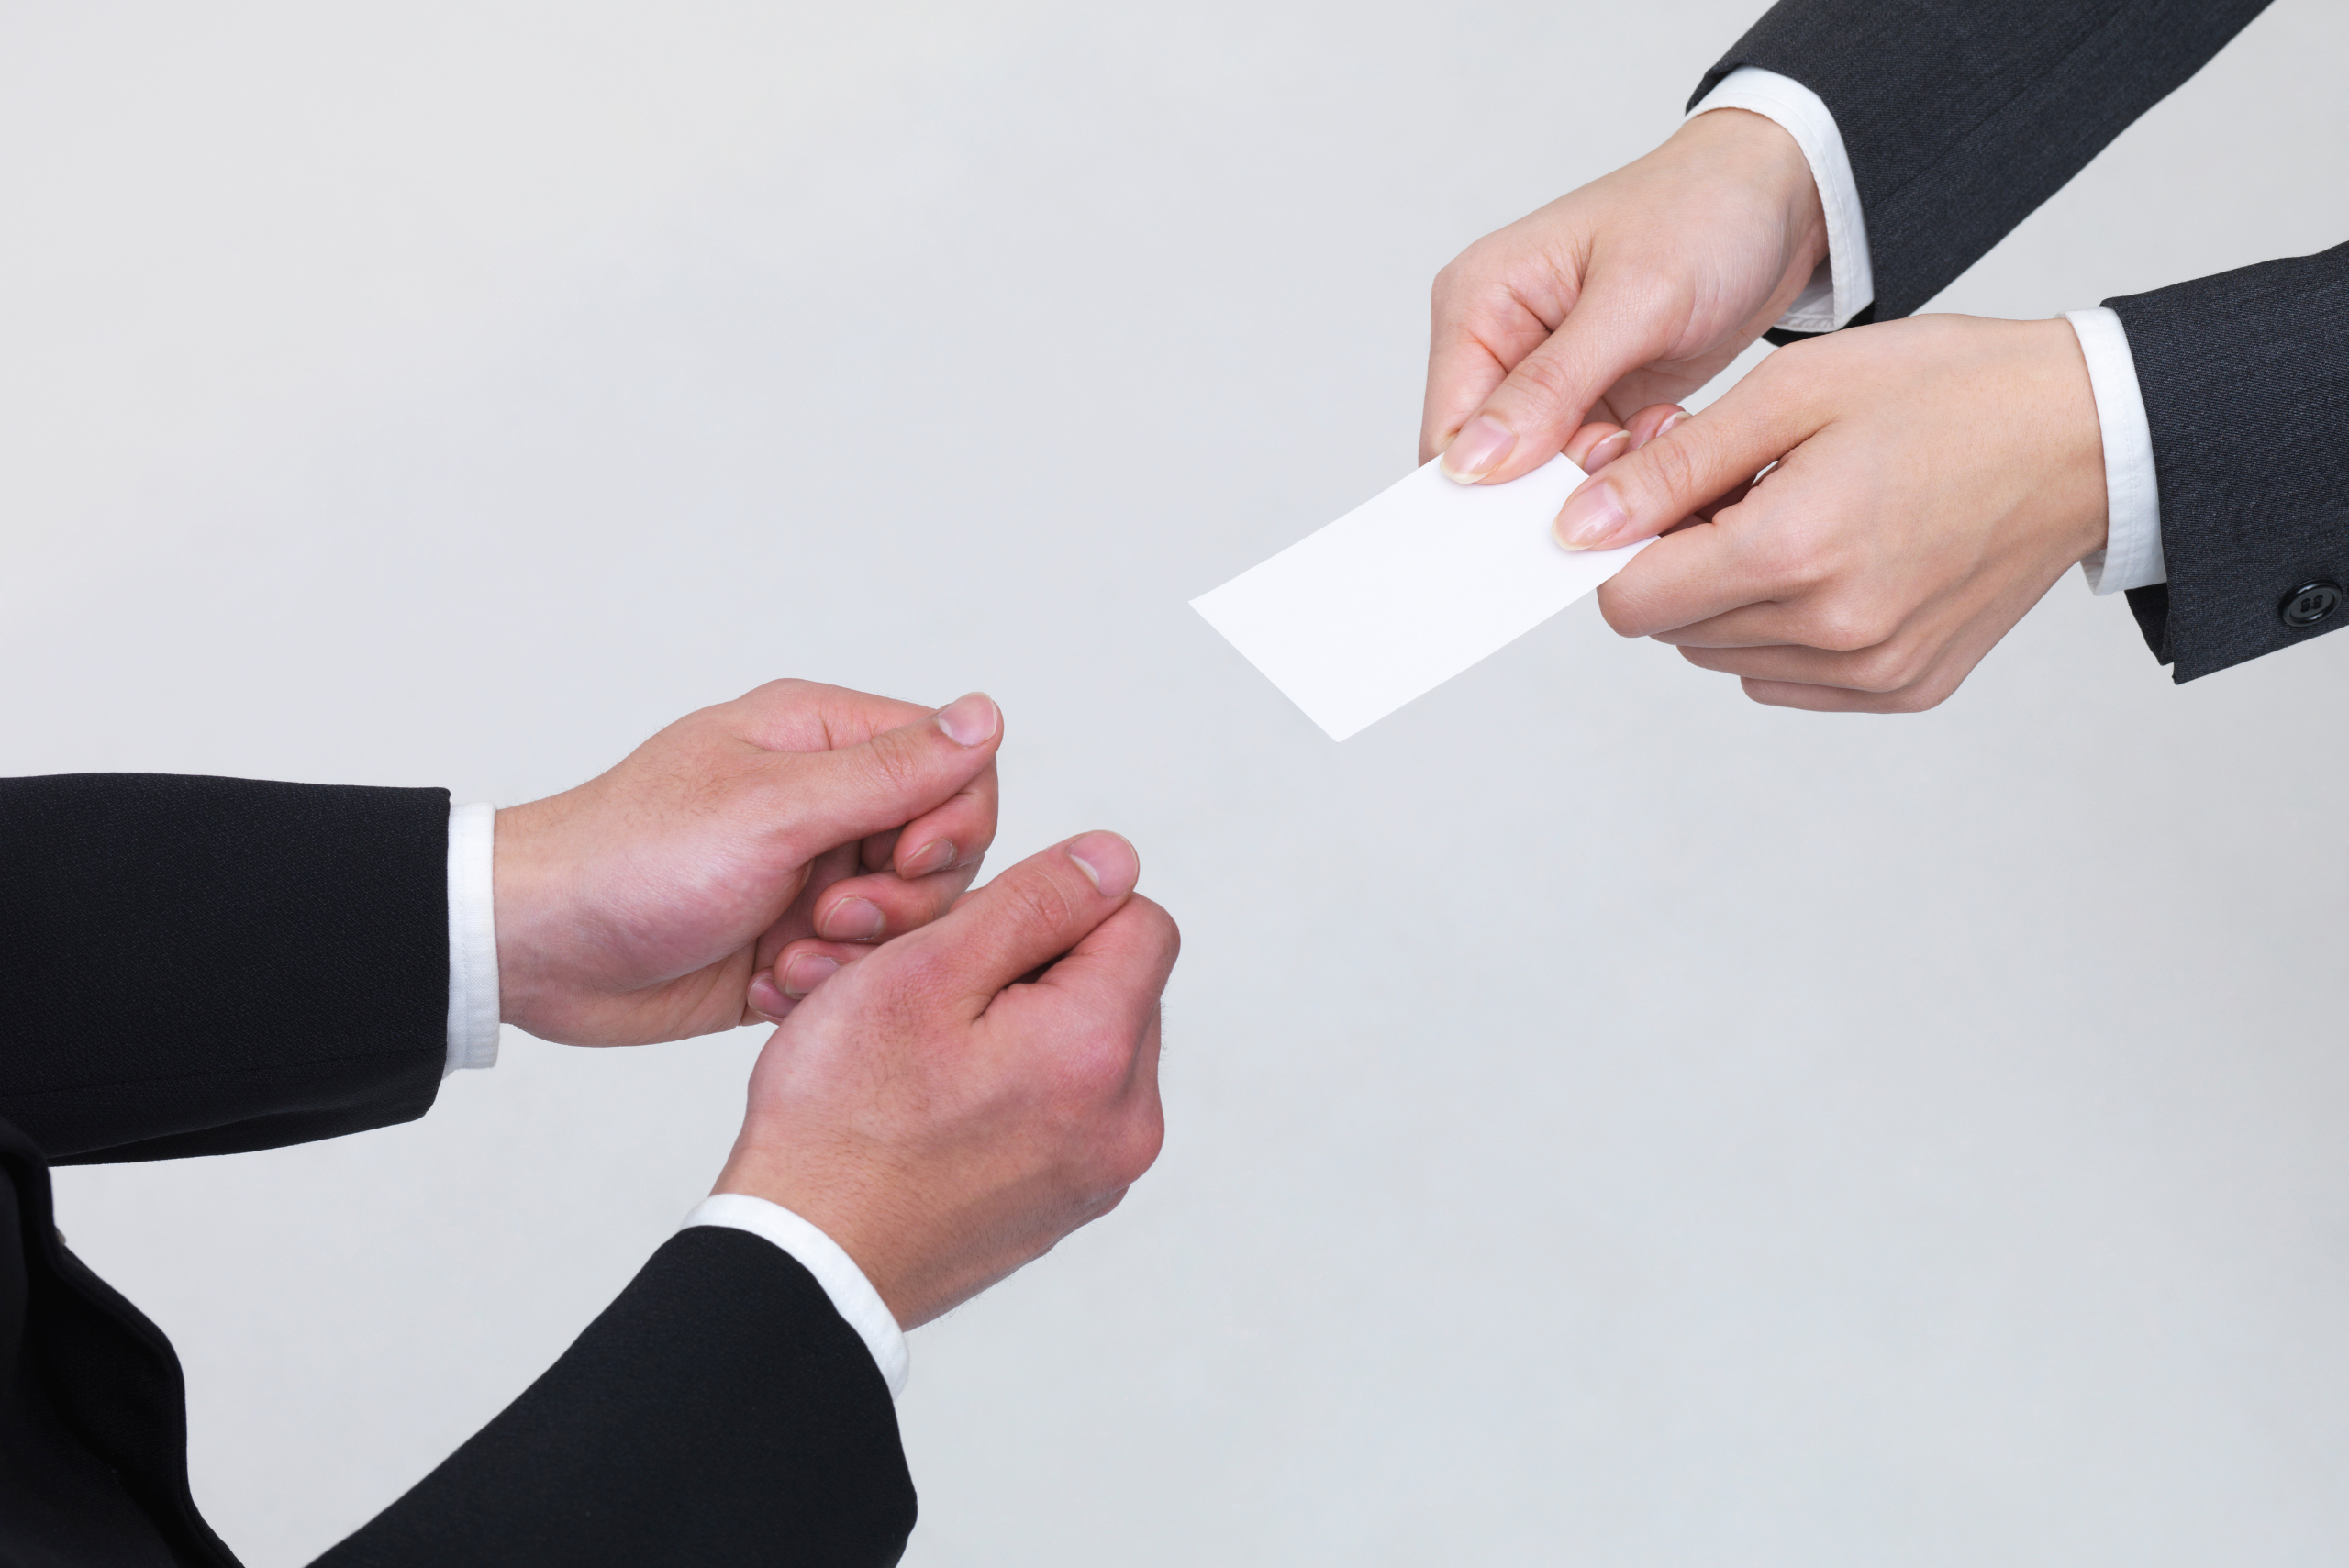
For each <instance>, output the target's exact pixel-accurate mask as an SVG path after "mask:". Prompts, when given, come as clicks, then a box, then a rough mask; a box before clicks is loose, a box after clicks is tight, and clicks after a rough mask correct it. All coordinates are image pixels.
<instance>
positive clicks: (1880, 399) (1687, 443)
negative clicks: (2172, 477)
mask: <svg viewBox="0 0 2349 1568" xmlns="http://www.w3.org/2000/svg"><path fill="white" fill-rule="evenodd" d="M1667 418H1669V419H1670V423H1669V424H1665V423H1664V421H1665V420H1666V419H1667ZM1633 426H1634V427H1635V428H1638V429H1641V430H1642V431H1645V430H1654V429H1659V428H1660V430H1661V433H1660V434H1656V435H1654V436H1653V438H1651V439H1644V441H1643V443H1642V444H1641V446H1640V448H1639V450H1636V451H1633V452H1630V453H1628V454H1627V455H1625V456H1623V457H1620V458H1618V459H1615V460H1614V461H1613V462H1605V463H1603V464H1602V467H1603V470H1604V471H1603V472H1602V473H1597V474H1594V475H1593V476H1592V477H1591V478H1590V479H1589V480H1587V481H1586V483H1585V484H1583V485H1582V487H1581V488H1580V489H1578V490H1576V491H1575V494H1574V495H1571V496H1569V497H1568V498H1567V500H1566V505H1565V507H1564V510H1563V511H1561V512H1560V514H1559V517H1558V524H1557V532H1558V538H1559V540H1560V542H1562V543H1564V544H1566V545H1568V546H1569V547H1571V548H1578V549H1601V548H1607V547H1609V546H1614V545H1620V544H1629V543H1631V542H1632V541H1633V540H1635V539H1645V538H1647V537H1648V536H1650V535H1652V534H1657V533H1663V532H1665V530H1667V529H1675V528H1676V530H1677V531H1674V532H1671V533H1670V534H1669V536H1668V537H1666V538H1664V539H1660V540H1659V541H1658V542H1657V543H1655V544H1653V545H1652V546H1650V547H1649V548H1648V549H1646V550H1642V551H1641V552H1640V553H1639V554H1638V555H1637V556H1635V557H1633V558H1632V560H1631V564H1629V565H1628V566H1626V567H1624V568H1623V570H1622V571H1621V572H1620V573H1617V574H1616V576H1615V578H1614V579H1613V580H1612V581H1611V582H1609V584H1607V585H1606V586H1605V587H1603V588H1601V589H1600V590H1599V592H1598V604H1599V610H1600V612H1601V613H1602V614H1604V615H1605V616H1606V617H1607V622H1608V624H1609V626H1611V627H1613V628H1615V629H1616V630H1617V631H1619V632H1621V633H1622V634H1623V635H1624V636H1626V637H1653V638H1655V639H1658V640H1659V641H1664V642H1669V643H1672V644H1674V645H1675V646H1677V647H1678V648H1679V650H1680V651H1681V654H1682V656H1683V657H1685V658H1687V660H1688V662H1690V663H1692V664H1695V665H1697V666H1698V668H1700V669H1706V670H1720V671H1722V672H1724V673H1729V674H1732V675H1736V676H1739V677H1740V678H1741V679H1742V680H1743V682H1744V684H1745V693H1746V695H1748V696H1750V697H1752V698H1753V699H1754V700H1755V701H1756V702H1764V703H1773V704H1776V705H1778V706H1785V707H1807V708H1819V709H1827V710H1833V711H1838V712H1858V713H1915V712H1918V711H1920V710H1921V709H1924V708H1929V707H1932V706H1934V705H1935V704H1937V703H1940V702H1941V701H1943V699H1944V698H1946V697H1947V696H1948V695H1950V694H1951V693H1952V692H1954V691H1955V690H1956V689H1957V686H1958V683H1959V682H1961V681H1963V680H1965V677H1966V675H1967V674H1968V673H1970V672H1971V671H1972V670H1973V668H1974V666H1975V665H1976V663H1978V662H1980V661H1981V658H1982V656H1983V655H1984V654H1985V653H1987V652H1988V651H1990V649H1991V647H1992V646H1993V645H1994V644H1996V643H1997V642H1998V639H2000V638H2001V637H2004V636H2005V635H2006V634H2007V631H2008V629H2009V628H2011V627H2012V626H2013V625H2014V624H2015V622H2016V621H2018V620H2021V618H2022V616H2023V613H2024V612H2025V611H2027V610H2029V609H2030V608H2031V606H2033V605H2035V604H2037V603H2038V602H2039V600H2040V597H2041V596H2042V595H2044V594H2045V593H2046V592H2047V590H2048V589H2049V588H2050V587H2051V586H2053V585H2054V582H2055V580H2056V579H2057V578H2058V577H2060V576H2062V575H2063V574H2064V572H2065V569H2066V568H2067V567H2069V566H2071V565H2072V564H2073V563H2075V562H2077V561H2078V560H2079V559H2080V558H2081V557H2082V556H2084V555H2087V554H2088V553H2089V552H2090V551H2092V550H2100V549H2102V548H2103V546H2104V536H2105V512H2106V503H2105V493H2104V443H2103V437H2102V434H2101V431H2100V430H2099V426H2098V424H2097V414H2096V397H2095V394H2094V392H2093V390H2092V389H2091V387H2090V385H2089V383H2088V373H2087V362H2086V361H2084V360H2083V359H2082V358H2081V355H2080V347H2079V339H2077V338H2076V336H2075V335H2074V333H2073V331H2072V328H2071V325H2070V324H2069V323H2068V322H2065V321H2061V320H2057V321H1987V320H1982V319H1979V318H1977V317H1965V316H1922V317H1911V318H1910V319H1909V320H1906V321H1895V322H1887V323H1886V324H1884V325H1882V326H1877V327H1860V328H1848V329H1846V330H1844V331H1842V332H1839V333H1836V334H1835V335H1834V336H1833V337H1830V338H1814V339H1809V340H1807V341H1804V342H1800V343H1796V344H1792V345H1790V346H1788V347H1787V348H1784V349H1781V350H1778V351H1777V352H1776V353H1775V354H1772V355H1771V356H1770V357H1769V358H1768V359H1766V360H1765V361H1762V363H1761V364H1760V365H1758V366H1756V367H1755V369H1754V370H1753V373H1752V374H1750V375H1748V376H1747V377H1745V379H1744V380H1742V381H1741V382H1739V383H1738V384H1737V385H1736V386H1734V387H1732V388H1731V390H1730V392H1729V393H1728V395H1726V396H1724V397H1722V398H1721V400H1720V402H1718V403H1716V404H1714V405H1713V406H1710V407H1709V408H1707V409H1706V410H1705V411H1704V412H1703V413H1701V414H1697V415H1682V414H1681V412H1680V411H1679V410H1678V409H1676V408H1651V409H1646V410H1643V411H1642V413H1641V415H1640V416H1639V417H1636V418H1635V419H1634V420H1633ZM1593 438H1594V431H1592V430H1589V429H1586V430H1584V431H1582V432H1580V433H1578V434H1577V436H1576V438H1575V440H1576V444H1577V445H1584V444H1586V443H1588V442H1590V441H1591V440H1592V439H1593ZM1773 462H1776V464H1777V466H1776V467H1775V468H1770V469H1769V472H1768V473H1767V474H1765V475H1764V476H1763V478H1762V479H1761V480H1760V481H1756V480H1755V478H1754V476H1755V474H1756V473H1759V472H1760V471H1761V470H1763V469H1764V468H1765V467H1768V465H1769V464H1771V463H1773ZM1705 518H1709V520H1698V519H1705ZM1684 524H1685V525H1686V526H1682V525H1684Z"/></svg>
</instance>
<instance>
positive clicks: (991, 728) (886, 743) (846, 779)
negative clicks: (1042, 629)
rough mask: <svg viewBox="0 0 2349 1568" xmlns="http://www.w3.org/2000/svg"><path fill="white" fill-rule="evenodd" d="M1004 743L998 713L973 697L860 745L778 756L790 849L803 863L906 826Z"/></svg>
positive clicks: (981, 696)
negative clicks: (785, 787)
mask: <svg viewBox="0 0 2349 1568" xmlns="http://www.w3.org/2000/svg"><path fill="white" fill-rule="evenodd" d="M1002 743H1003V712H1002V710H1001V709H1000V708H998V707H996V705H995V699H994V698H992V697H990V696H988V695H986V694H985V692H973V693H972V694H971V695H968V696H964V697H957V698H956V699H955V700H954V701H952V702H951V703H949V704H947V705H946V706H944V707H942V708H940V709H939V710H938V711H937V712H936V713H933V714H931V715H930V717H927V718H918V719H916V720H914V721H913V722H912V723H911V724H905V725H900V726H898V727H897V728H895V729H885V730H883V731H882V732H881V733H880V734H878V735H875V736H874V737H873V739H871V740H866V741H863V742H862V743H861V744H858V745H854V746H841V747H838V748H836V749H834V750H832V751H795V752H788V753H784V754H782V755H780V756H778V757H777V759H776V761H777V762H778V763H779V764H780V765H781V766H783V767H784V768H785V769H787V770H788V771H789V788H790V793H791V816H792V826H791V833H792V835H793V837H795V838H796V839H799V840H802V841H801V842H799V843H798V844H796V845H795V846H794V848H795V850H796V851H798V852H799V857H800V858H801V859H803V860H804V859H808V858H812V857H813V856H815V855H818V854H820V853H822V852H823V851H826V850H828V849H830V848H832V847H833V846H834V845H836V844H850V843H854V842H855V841H856V840H860V839H863V838H867V837H870V836H871V835H873V834H874V833H884V832H887V831H889V830H890V829H892V828H902V827H904V826H905V825H906V824H907V823H908V822H911V821H912V820H914V819H915V818H916V817H919V816H921V815H922V814H923V813H924V812H926V811H930V810H932V809H934V808H935V807H937V806H941V805H943V804H945V803H946V802H947V801H949V800H952V798H953V797H954V796H955V795H956V794H957V793H959V792H960V791H961V790H962V789H963V786H964V785H966V784H969V783H970V782H971V781H972V780H973V779H974V778H976V777H978V776H979V774H980V773H983V772H985V769H986V767H987V765H988V764H989V763H990V762H994V761H995V754H996V748H997V747H998V746H1000V745H1001V744H1002Z"/></svg>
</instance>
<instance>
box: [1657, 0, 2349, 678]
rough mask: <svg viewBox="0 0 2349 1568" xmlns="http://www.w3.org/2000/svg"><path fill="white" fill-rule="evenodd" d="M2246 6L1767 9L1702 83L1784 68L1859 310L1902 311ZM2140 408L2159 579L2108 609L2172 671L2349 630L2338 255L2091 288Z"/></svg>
mask: <svg viewBox="0 0 2349 1568" xmlns="http://www.w3.org/2000/svg"><path fill="white" fill-rule="evenodd" d="M2265 9H2266V0H2200V3H2193V0H2136V3H2133V4H2132V3H2129V0H1786V3H1784V4H1782V5H1779V6H1774V7H1773V8H1772V9H1771V10H1770V11H1769V13H1768V14H1767V15H1765V16H1764V17H1763V18H1762V19H1761V20H1760V21H1758V22H1756V23H1755V24H1754V25H1753V28H1752V29H1751V30H1750V31H1748V32H1747V33H1746V35H1745V36H1744V37H1743V38H1742V39H1739V40H1738V41H1737V43H1736V45H1735V46H1734V47H1732V48H1731V50H1730V51H1729V52H1728V53H1727V54H1725V55H1723V56H1722V57H1721V59H1720V63H1718V64H1717V65H1715V66H1714V67H1713V69H1712V70H1711V71H1710V72H1707V73H1706V76H1705V79H1704V81H1703V82H1702V83H1699V85H1698V89H1697V92H1696V94H1695V95H1693V96H1692V97H1691V98H1690V100H1689V101H1690V103H1691V104H1692V105H1693V104H1694V103H1695V102H1696V101H1697V99H1698V98H1701V97H1702V96H1703V95H1705V94H1706V93H1709V92H1710V91H1711V90H1712V88H1713V86H1714V84H1715V83H1718V82H1719V81H1720V79H1721V78H1722V77H1723V76H1725V75H1727V74H1728V73H1729V72H1731V71H1734V70H1736V69H1737V68H1738V67H1740V66H1743V65H1753V66H1759V67H1761V68H1763V69H1765V70H1768V71H1775V72H1778V73H1779V74H1780V75H1783V76H1787V77H1790V78H1792V79H1793V80H1795V81H1798V82H1800V83H1802V84H1803V85H1804V86H1806V87H1809V89H1810V90H1811V91H1812V92H1814V93H1816V94H1818V95H1819V96H1820V100H1821V101H1823V102H1824V103H1825V104H1826V105H1827V106H1828V108H1829V109H1830V110H1831V112H1832V113H1833V114H1834V116H1835V123H1836V126H1837V128H1838V129H1840V130H1841V131H1842V137H1843V144H1844V148H1845V150H1846V151H1847V152H1848V153H1849V154H1850V157H1851V161H1852V172H1853V177H1854V182H1855V183H1856V184H1857V185H1858V187H1859V194H1860V201H1861V205H1862V207H1863V209H1864V211H1865V215H1866V220H1867V232H1868V251H1869V259H1870V263H1871V267H1872V270H1873V272H1874V273H1875V279H1876V299H1875V304H1874V306H1873V307H1872V309H1871V310H1870V311H1869V312H1868V313H1867V314H1866V315H1865V317H1862V318H1861V319H1860V320H1855V321H1854V323H1853V325H1854V326H1857V325H1861V324H1863V322H1864V321H1865V320H1877V321H1883V320H1890V319H1893V318H1895V317H1901V316H1906V315H1909V314H1910V313H1912V312H1914V311H1916V310H1917V309H1918V308H1919V307H1920V306H1923V305H1924V304H1925V303H1926V302H1927V301H1928V300H1930V299H1931V298H1932V296H1933V295H1936V294H1938V293H1939V292H1940V291H1941V290H1942V289H1943V288H1944V287H1946V286H1947V285H1948V284H1950V283H1952V282H1953V281H1954V280H1955V279H1956V277H1957V275H1958V274H1959V273H1960V272H1964V271H1965V269H1966V268H1967V267H1969V266H1971V265H1973V264H1974V262H1975V261H1977V260H1979V259H1980V258H1981V257H1982V255H1983V254H1984V253H1985V252H1986V251H1987V250H1989V249H1990V247H1991V246H1993V245H1995V244H1997V243H1998V240H1999V239H2002V238H2004V237H2005V236H2006V234H2007V233H2008V231H2009V230H2010V229H2012V228H2014V226H2015V225H2016V224H2018V223H2020V222H2021V221H2022V219H2023V218H2024V217H2027V216H2029V215H2030V213H2031V212H2032V209H2033V208H2035V207H2037V206H2039V204H2040V203H2042V202H2043V201H2045V200H2046V199H2047V198H2048V197H2049V196H2051V195H2054V193H2055V192H2056V191H2058V190H2059V189H2061V188H2062V187H2063V185H2064V183H2065V182H2066V181H2068V180H2070V179H2071V177H2072V176H2073V175H2074V174H2076V173H2077V172H2079V171H2080V170H2081V169H2082V168H2084V167H2086V166H2087V162H2088V161H2089V160H2090V159H2092V158H2094V157H2095V156H2096V155H2097V153H2098V152H2099V151H2101V150H2103V149H2104V147H2105V146H2106V144H2107V143H2109V142H2110V141H2111V140H2112V139H2113V138H2114V137H2116V136H2118V135H2119V134H2120V133H2121V131H2122V130H2123V129H2125V128H2127V127H2128V126H2129V124H2130V123H2131V122H2132V120H2134V119H2135V118H2136V117H2138V116H2139V115H2142V114H2143V113H2144V112H2145V111H2146V110H2147V109H2149V108H2151V107H2152V106H2154V104H2157V103H2159V102H2160V101H2161V100H2162V99H2163V98H2164V97H2165V96H2167V95H2169V94H2170V93H2171V92H2172V91H2173V90H2174V89H2176V87H2177V86H2178V85H2179V84H2180V83H2183V82H2185V81H2186V79H2187V78H2188V77H2189V76H2191V75H2192V74H2193V73H2194V72H2196V71H2198V70H2199V69H2200V68H2201V66H2202V65H2203V64H2204V62H2206V61H2209V60H2210V58H2211V57H2212V56H2213V55H2215V54H2217V53H2218V51H2219V50H2221V48H2223V47H2225V45H2226V43H2227V41H2228V40H2229V39H2232V38H2233V37H2234V35H2235V34H2236V33H2238V32H2240V31H2242V30H2243V28H2244V27H2245V26H2246V25H2248V24H2249V23H2250V21H2251V20H2252V18H2254V17H2256V16H2257V15H2258V14H2259V13H2260V12H2261V11H2263V10H2265ZM2105 303H2106V304H2107V305H2109V306H2111V307H2112V308H2113V309H2114V310H2115V311H2117V312H2118V313H2119V314H2120V317H2121V322H2122V325H2123V326H2124V327H2125V328H2126V329H2127V331H2128V336H2129V347H2130V352H2131V354H2132V357H2133V358H2134V359H2135V361H2136V365H2137V377H2138V382H2139V384H2140V386H2141V388H2142V389H2143V394H2144V398H2145V411H2146V417H2147V418H2148V420H2149V422H2150V423H2151V426H2152V429H2153V438H2154V468H2155V472H2156V473H2157V475H2158V478H2159V483H2160V487H2161V511H2162V551H2163V555H2164V558H2165V562H2166V565H2167V568H2168V575H2169V581H2168V583H2167V584H2165V585H2163V586H2160V587H2154V588H2147V589H2139V590H2135V591H2132V593H2131V595H2129V597H2130V606H2131V608H2132V610H2134V611H2135V612H2136V617H2137V620H2138V624H2139V625H2140V627H2141V628H2143V631H2144V634H2145V640H2146V642H2147V643H2148V645H2150V646H2151V647H2152V649H2153V650H2154V656H2155V657H2157V658H2159V659H2161V660H2162V661H2163V662H2165V663H2169V664H2171V665H2172V667H2173V674H2174V676H2175V678H2176V680H2178V681H2180V682H2185V681H2190V680H2193V679H2196V678H2197V677H2199V676H2202V675H2207V674H2210V673H2213V672H2215V671H2219V670H2223V669H2226V668H2227V667H2228V666H2230V665H2232V664H2237V663H2241V662H2243V661H2244V660H2246V659H2254V658H2256V657H2258V656H2259V655H2260V654H2263V653H2267V652H2272V651H2275V650H2277V649H2279V648H2283V647H2287V646H2288V645H2290V644H2292V643H2295V642H2301V641H2305V640H2307V639H2309V638H2310V637H2313V636H2317V635H2321V633H2323V632H2327V631H2331V630H2333V629H2334V628H2337V627H2340V626H2343V625H2349V606H2344V607H2343V609H2341V610H2339V611H2336V612H2335V613H2334V614H2332V616H2330V617H2327V618H2326V619H2325V620H2323V621H2322V622H2321V623H2319V624H2318V625H2316V626H2314V627H2310V628H2294V627H2291V626H2289V625H2288V624H2287V623H2286V622H2285V620H2284V618H2283V616H2282V613H2281V606H2282V603H2283V601H2284V599H2285V598H2286V596H2287V595H2289V594H2291V593H2292V591H2293V590H2294V589H2296V588H2298V587H2299V586H2301V585H2302V584H2307V583H2310V582H2315V581H2332V582H2334V583H2339V584H2349V254H2344V250H2328V251H2325V252H2323V253H2322V254H2321V255H2317V256H2310V257H2304V258H2300V259H2298V260H2294V261H2270V262H2265V263H2262V264H2261V265H2259V266H2255V267H2246V268H2243V269H2242V270H2241V271H2238V272H2224V273H2221V274H2219V275H2218V276H2216V277H2210V278H2203V279H2199V280H2198V281H2195V282H2192V283H2186V284H2177V285H2176V286H2174V287H2171V288H2165V289H2159V290H2156V291H2154V292H2153V293H2151V294H2143V295H2132V296H2130V297H2128V298H2122V299H2110V300H2107V301H2105Z"/></svg>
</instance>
